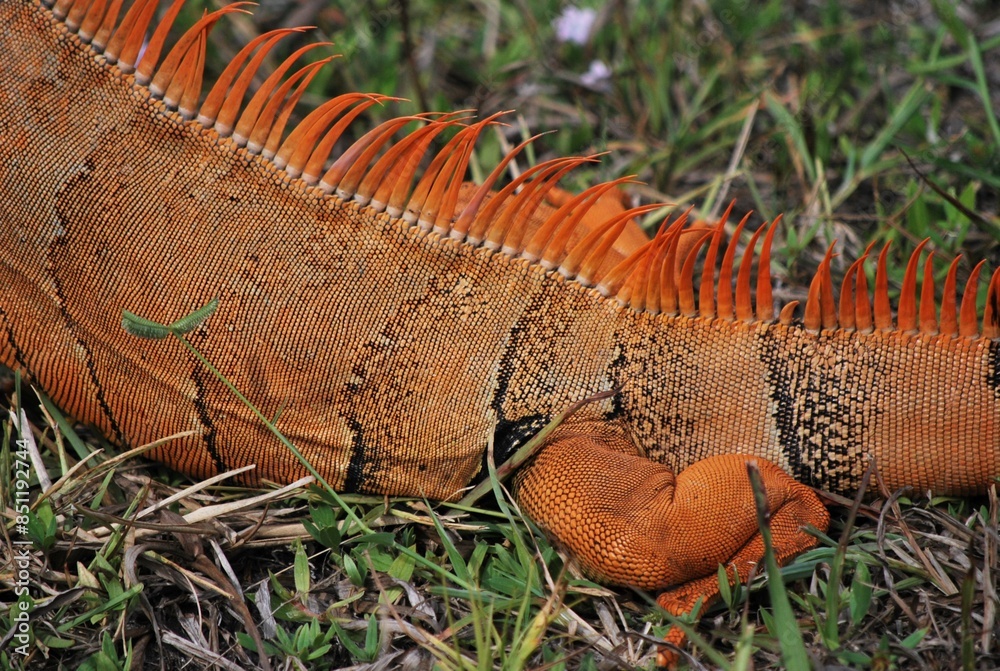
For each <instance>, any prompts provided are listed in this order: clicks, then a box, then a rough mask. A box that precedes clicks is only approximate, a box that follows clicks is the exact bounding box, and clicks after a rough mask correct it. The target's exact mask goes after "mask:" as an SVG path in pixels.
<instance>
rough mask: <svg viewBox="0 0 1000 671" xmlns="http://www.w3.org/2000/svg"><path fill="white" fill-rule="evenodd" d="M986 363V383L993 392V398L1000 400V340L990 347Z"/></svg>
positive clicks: (992, 343)
mask: <svg viewBox="0 0 1000 671" xmlns="http://www.w3.org/2000/svg"><path fill="white" fill-rule="evenodd" d="M986 362H987V367H988V370H987V371H986V383H987V384H988V385H990V389H992V390H993V397H994V398H997V399H1000V340H994V341H993V342H991V343H990V344H989V345H988V351H987V353H986Z"/></svg>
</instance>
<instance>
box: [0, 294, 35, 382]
mask: <svg viewBox="0 0 1000 671" xmlns="http://www.w3.org/2000/svg"><path fill="white" fill-rule="evenodd" d="M0 318H2V319H3V321H4V323H6V324H7V329H6V330H7V344H8V345H9V346H10V351H12V352H13V353H14V361H16V362H17V365H18V366H20V367H21V369H22V370H24V372H25V373H26V374H27V375H28V377H30V378H34V375H33V373H32V372H31V367H30V366H28V360H27V359H25V358H24V351H23V350H21V347H20V346H19V345H18V344H17V339H16V338H15V337H14V324H13V323H12V322H11V320H10V317H9V316H8V315H7V313H6V312H4V310H3V308H2V307H0Z"/></svg>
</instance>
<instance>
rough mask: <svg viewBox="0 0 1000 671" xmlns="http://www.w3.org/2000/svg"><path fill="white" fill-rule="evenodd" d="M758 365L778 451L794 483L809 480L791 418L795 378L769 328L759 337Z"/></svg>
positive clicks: (785, 353)
mask: <svg viewBox="0 0 1000 671" xmlns="http://www.w3.org/2000/svg"><path fill="white" fill-rule="evenodd" d="M760 341H761V348H760V351H761V356H760V360H761V363H763V364H764V366H765V367H766V368H767V381H768V389H769V391H768V394H769V397H770V399H771V401H772V402H773V403H774V412H773V414H772V415H771V418H772V419H773V420H774V424H775V426H776V427H777V429H778V440H779V442H780V445H781V452H782V454H783V455H784V457H785V459H786V460H787V463H788V466H789V468H790V470H791V471H792V475H793V476H794V477H795V479H796V480H800V481H804V482H809V483H811V482H812V481H813V471H812V468H811V465H810V464H809V463H807V462H806V461H804V460H803V450H802V437H801V436H800V435H799V431H798V422H797V420H796V416H795V397H794V395H793V389H792V385H793V383H794V382H795V376H794V375H793V374H792V371H791V369H790V368H789V367H788V361H789V358H788V348H787V346H786V345H785V343H784V341H783V340H779V339H778V338H777V337H776V336H775V334H774V333H772V329H766V330H764V331H763V332H762V333H761V334H760Z"/></svg>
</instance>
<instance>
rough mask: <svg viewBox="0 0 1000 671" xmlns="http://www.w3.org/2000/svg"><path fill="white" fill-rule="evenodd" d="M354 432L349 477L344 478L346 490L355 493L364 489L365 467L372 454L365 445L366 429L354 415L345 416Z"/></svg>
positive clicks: (348, 470)
mask: <svg viewBox="0 0 1000 671" xmlns="http://www.w3.org/2000/svg"><path fill="white" fill-rule="evenodd" d="M344 421H345V422H346V423H347V426H348V428H350V430H351V433H352V438H351V461H350V463H348V465H347V477H346V478H345V479H344V492H345V493H348V494H355V493H359V492H363V491H364V486H365V480H366V479H367V477H366V475H365V467H366V466H367V465H368V463H369V462H370V457H371V454H370V453H369V450H368V449H367V448H366V446H365V430H364V427H362V426H361V422H359V421H358V420H357V419H355V418H354V417H350V416H346V415H345V416H344Z"/></svg>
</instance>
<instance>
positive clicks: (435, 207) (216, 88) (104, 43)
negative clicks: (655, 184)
mask: <svg viewBox="0 0 1000 671" xmlns="http://www.w3.org/2000/svg"><path fill="white" fill-rule="evenodd" d="M184 1H185V0H173V2H172V3H171V5H170V6H169V7H168V9H167V11H166V13H165V15H164V17H163V19H162V21H161V22H160V23H159V25H157V26H156V28H155V29H154V30H153V32H152V35H151V36H150V37H149V39H148V41H147V40H146V37H145V36H146V34H147V32H148V31H149V27H150V24H151V22H152V19H153V16H154V13H155V9H156V7H157V4H158V0H136V1H135V2H134V4H132V6H131V7H130V8H129V10H128V11H127V12H126V13H125V15H124V18H122V19H121V21H118V17H119V15H120V14H121V11H122V9H123V5H124V0H55V2H54V4H53V5H52V13H53V15H54V16H55V17H56V18H57V19H60V20H62V21H63V23H64V25H65V26H66V28H67V29H68V30H70V31H73V32H75V33H76V34H77V35H78V36H79V37H80V39H81V40H82V41H83V42H84V43H89V44H90V45H91V47H92V48H93V49H94V50H95V51H96V52H98V53H99V54H100V55H102V56H103V58H104V59H105V60H106V61H107V62H108V63H110V64H115V65H117V67H118V68H119V70H121V71H122V72H125V73H134V78H135V82H136V84H138V85H140V86H146V87H147V90H148V92H149V95H150V96H151V97H152V98H158V99H161V100H162V102H163V103H164V105H166V106H167V108H168V109H172V110H175V111H176V112H177V113H178V114H179V115H180V116H181V117H182V118H184V119H186V120H192V119H194V120H195V121H196V122H197V123H199V124H200V125H202V126H203V127H205V128H212V129H214V130H215V131H216V132H217V133H218V134H219V135H220V136H221V137H229V138H231V140H232V142H234V143H235V144H236V145H237V146H239V147H244V148H245V150H246V151H247V152H248V153H250V154H254V155H258V154H259V155H260V156H261V157H262V158H264V159H266V160H269V161H270V162H271V163H272V165H273V166H275V167H277V168H278V169H280V170H283V171H284V173H285V175H286V176H287V177H289V178H291V179H299V180H301V181H303V182H305V183H306V184H307V185H310V186H314V187H316V188H318V189H320V190H321V191H322V192H324V193H327V194H336V195H337V196H339V197H340V198H343V199H345V200H346V199H353V200H355V201H357V202H359V203H360V204H362V205H368V206H369V207H371V208H372V209H373V210H375V211H385V212H387V213H388V214H389V215H390V216H393V217H400V218H402V219H403V220H404V221H405V222H407V223H410V224H415V225H417V226H419V227H420V228H421V229H423V230H433V231H434V232H436V233H437V234H439V235H441V236H447V237H451V238H453V239H455V240H460V241H463V242H465V243H468V244H471V245H483V246H485V247H486V248H488V249H491V250H503V251H504V252H505V253H507V254H510V255H512V256H523V257H524V258H527V259H530V260H532V261H537V262H540V263H542V264H543V265H544V266H545V267H546V268H555V267H558V268H559V269H560V270H561V271H562V272H563V273H565V274H567V275H569V276H571V277H576V276H579V277H580V279H581V281H583V282H585V283H588V284H589V283H590V280H591V278H592V279H593V280H595V281H596V280H599V279H600V278H599V277H598V276H597V272H598V270H599V269H600V268H601V266H602V265H603V264H604V261H605V257H606V255H607V252H608V250H609V249H610V248H611V247H612V246H613V245H614V242H615V240H617V238H618V236H619V234H620V233H621V231H622V230H623V229H624V228H625V226H626V225H627V224H628V222H629V220H630V219H632V218H633V217H635V216H638V215H641V214H644V213H646V212H648V211H650V210H653V209H657V208H659V207H661V206H660V205H648V206H643V207H639V208H635V209H632V210H629V211H628V212H626V213H623V214H622V215H620V216H618V217H616V218H615V219H614V220H613V221H610V222H607V224H606V225H605V226H603V227H602V228H600V229H599V231H600V233H599V234H598V235H597V236H596V237H595V236H590V237H588V238H586V239H585V240H584V241H583V242H582V243H580V244H576V245H573V246H572V248H570V240H571V238H572V235H573V233H574V231H575V230H576V228H577V227H578V226H579V225H580V222H581V221H582V220H583V219H584V218H585V217H586V215H587V213H588V212H589V211H590V209H591V208H592V207H593V206H594V205H595V204H596V203H597V202H598V200H599V199H600V197H601V196H602V195H603V194H605V193H607V192H609V191H610V190H611V189H613V188H615V187H616V186H618V185H621V184H624V183H626V182H628V181H630V178H627V177H625V178H621V179H618V180H615V181H612V182H608V183H606V184H598V185H596V186H595V187H593V188H591V189H588V190H587V191H585V192H584V193H582V194H580V195H579V196H577V197H576V198H573V199H570V200H569V201H568V202H567V203H565V204H564V205H563V206H562V207H560V208H559V209H558V210H557V211H556V212H555V213H554V214H552V216H550V217H549V218H548V219H547V221H546V222H545V223H544V225H543V226H541V228H539V229H538V230H537V231H536V232H534V233H533V234H532V235H530V236H529V235H528V234H527V231H528V230H529V229H528V224H529V223H530V221H531V218H532V215H533V214H534V212H535V211H536V210H537V209H538V207H539V206H540V205H541V203H542V202H543V200H544V198H545V196H546V195H547V194H548V193H549V192H550V190H551V189H552V188H553V187H555V185H556V184H557V183H558V182H559V180H560V179H562V178H563V177H564V176H565V175H566V173H567V172H569V171H570V170H572V169H573V168H575V167H577V166H578V165H580V164H582V163H586V162H592V161H595V160H596V158H597V157H596V156H591V157H571V158H557V159H553V160H550V161H546V162H544V163H540V164H538V165H536V166H533V167H532V168H530V169H528V170H526V171H524V172H523V173H522V174H520V175H519V176H518V177H516V178H515V179H513V180H512V181H511V182H510V183H509V184H507V185H506V186H504V187H503V188H502V189H500V190H499V192H494V188H495V187H496V186H497V184H498V182H499V181H500V179H501V177H502V176H503V174H504V172H505V171H506V170H507V168H508V166H509V164H510V162H511V161H512V160H513V159H514V158H515V157H516V156H517V155H518V154H519V153H520V152H521V151H522V150H523V149H524V148H525V147H526V146H527V145H528V144H529V143H530V142H532V141H534V140H535V139H537V138H538V137H539V136H537V135H536V136H535V137H533V138H529V139H528V140H526V141H524V142H522V143H521V144H519V145H518V146H517V147H515V148H513V149H512V150H511V151H510V152H508V153H507V155H506V156H505V157H504V158H503V159H502V160H501V161H500V162H499V164H498V165H497V166H496V167H495V169H494V170H493V171H492V172H491V173H490V174H489V176H488V177H487V179H486V180H485V181H484V183H483V184H482V185H481V186H480V187H478V188H477V190H476V191H475V193H474V194H473V195H472V197H471V198H470V199H468V201H467V202H466V203H464V205H463V206H462V208H461V209H460V210H459V209H458V204H459V199H460V192H461V188H462V185H463V183H464V178H465V175H466V173H467V169H468V164H469V161H470V160H471V157H472V151H473V148H474V146H475V144H476V141H477V140H478V138H479V137H480V135H481V134H482V133H483V131H484V130H485V129H486V128H488V127H489V126H491V125H493V124H495V123H497V118H498V117H499V116H501V114H502V113H498V114H495V115H493V116H491V117H488V118H486V119H483V120H480V121H478V122H475V123H469V124H466V123H464V122H466V121H468V120H469V119H468V116H467V115H466V112H465V111H460V112H455V113H452V114H440V115H438V114H424V115H416V116H404V117H398V118H395V119H390V120H388V121H386V122H384V123H382V124H380V125H379V126H377V127H375V128H374V129H372V130H371V131H369V132H368V133H366V134H365V135H363V136H362V137H361V138H359V139H358V140H356V141H355V142H354V143H353V144H352V145H351V146H350V147H348V149H347V150H345V151H344V152H343V153H342V154H341V155H340V156H338V157H336V158H335V159H333V160H332V162H331V153H332V152H333V149H334V146H335V145H336V144H337V142H338V141H339V140H340V138H341V137H342V135H343V133H344V131H345V130H346V129H347V127H348V126H349V125H350V124H351V123H352V122H353V121H354V120H355V119H356V118H357V117H358V115H360V114H361V113H363V112H364V111H365V110H366V109H368V108H369V107H370V106H372V105H374V104H377V103H381V102H385V101H388V100H392V98H389V97H387V96H383V95H379V94H361V93H353V94H346V95H341V96H338V97H336V98H333V99H332V100H329V101H327V102H326V103H324V104H322V105H320V106H319V107H317V108H316V109H315V110H313V111H312V112H310V113H309V114H308V115H307V116H306V117H305V118H304V119H303V120H302V121H301V122H299V124H298V125H297V126H295V128H293V129H292V130H291V131H290V132H289V133H288V134H287V137H286V136H285V126H286V124H287V120H288V118H289V116H290V114H291V112H292V109H293V108H294V107H295V105H296V104H297V103H298V101H299V99H300V97H301V95H302V94H303V93H304V91H305V88H306V87H307V86H308V84H309V82H310V81H311V79H312V78H313V77H314V76H315V74H316V72H317V70H318V69H319V68H320V67H322V66H323V65H324V64H326V63H327V62H329V60H330V59H329V58H327V59H323V60H320V61H317V62H314V63H310V64H308V65H306V66H304V67H301V68H299V69H298V70H297V71H295V72H294V73H292V74H291V75H289V76H287V77H286V74H287V73H288V72H289V70H290V69H291V68H292V66H293V65H294V63H295V62H296V61H297V60H298V59H299V58H300V57H302V56H303V55H304V54H305V53H306V52H307V51H309V50H310V49H312V48H315V47H316V46H319V45H315V44H314V45H308V46H306V47H303V48H301V49H299V50H298V51H296V52H294V53H293V54H291V55H290V56H289V57H288V58H287V59H285V61H284V62H282V64H281V65H280V66H279V67H278V68H277V69H276V70H275V71H274V72H273V73H272V74H271V75H270V76H268V77H267V78H266V79H265V81H264V82H263V84H262V85H261V86H260V87H259V88H258V89H257V91H256V92H255V93H254V94H253V96H252V97H251V99H250V101H249V102H248V103H247V104H246V105H244V98H245V96H246V94H247V91H248V90H249V87H250V85H251V83H252V80H253V78H254V77H255V76H256V75H257V73H258V70H259V69H260V67H261V65H262V64H263V61H264V59H265V57H266V55H267V54H268V53H269V52H270V50H271V49H273V47H274V46H275V45H276V44H277V43H278V42H279V41H280V40H281V39H282V38H284V37H286V36H288V35H290V34H292V33H294V32H299V31H301V30H302V29H283V30H277V31H272V32H268V33H265V34H263V35H260V36H258V37H257V38H255V39H253V40H251V41H250V42H249V43H248V44H247V45H246V46H245V47H244V48H243V49H241V50H240V51H239V53H238V54H237V55H236V56H235V57H234V58H233V59H232V60H231V61H230V62H229V64H228V65H227V67H226V68H225V69H224V71H223V72H222V74H221V75H220V76H219V78H218V80H217V81H216V82H215V84H214V85H213V86H212V88H211V90H210V91H209V93H208V94H207V95H206V96H205V98H204V101H203V102H202V103H201V105H200V106H199V105H198V104H197V103H198V100H199V97H200V89H201V84H202V71H203V69H204V64H205V51H206V45H207V36H208V32H209V31H210V30H211V28H212V27H213V26H214V25H215V24H216V23H217V22H218V21H219V20H220V19H221V18H222V17H224V16H225V15H227V14H231V13H236V12H239V13H245V12H246V10H245V9H244V7H245V5H247V4H249V3H245V2H237V3H234V4H231V5H228V6H226V7H223V8H221V9H219V10H217V11H214V12H211V13H208V14H205V15H204V16H202V17H201V18H200V19H199V20H198V21H197V22H195V24H194V25H192V26H191V27H190V28H189V29H188V30H187V31H186V32H185V33H184V34H183V35H182V36H181V37H180V38H179V39H178V40H177V42H176V43H175V44H174V45H173V47H172V48H171V49H170V50H169V51H168V52H167V53H166V56H165V57H164V58H163V59H162V62H161V60H160V56H161V54H162V53H163V51H164V45H165V40H166V37H167V35H168V33H169V31H170V28H171V26H172V25H173V22H174V20H175V19H176V17H177V16H178V14H179V13H180V10H181V8H182V6H183V3H184ZM144 42H145V47H143V44H144ZM414 122H415V123H417V124H420V125H419V127H418V128H417V129H416V130H413V131H411V132H409V133H408V134H406V135H405V136H403V137H402V138H401V139H396V140H394V138H395V137H396V135H397V134H398V133H399V132H400V131H401V130H402V129H403V128H404V127H405V126H407V125H410V124H411V123H414ZM448 129H452V130H456V131H457V132H455V133H454V135H453V136H452V138H451V139H450V140H449V141H448V142H446V143H445V144H444V146H443V147H442V148H441V150H440V151H438V152H437V154H436V155H435V156H434V157H433V159H432V160H431V161H430V164H429V165H428V167H427V168H426V169H425V170H423V173H422V176H420V177H419V179H418V177H417V173H418V171H419V169H420V166H421V163H422V161H423V158H424V155H425V154H426V152H427V151H428V149H429V148H430V146H431V144H432V143H433V141H434V140H435V139H436V138H437V137H438V136H439V135H440V134H441V133H442V132H444V131H446V130H448ZM597 238H600V244H598V245H596V248H595V249H594V250H592V249H591V247H590V246H589V243H590V241H593V240H595V239H597ZM591 252H593V253H591ZM570 269H571V270H570Z"/></svg>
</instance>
